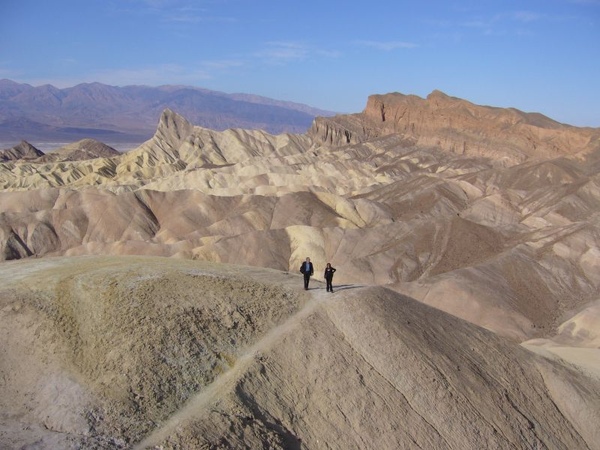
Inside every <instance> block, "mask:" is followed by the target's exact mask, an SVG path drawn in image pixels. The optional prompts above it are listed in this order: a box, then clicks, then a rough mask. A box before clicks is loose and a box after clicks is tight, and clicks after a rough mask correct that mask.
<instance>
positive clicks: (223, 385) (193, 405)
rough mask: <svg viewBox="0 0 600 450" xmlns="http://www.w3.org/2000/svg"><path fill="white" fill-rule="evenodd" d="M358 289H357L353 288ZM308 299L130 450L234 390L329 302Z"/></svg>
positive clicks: (152, 442) (319, 296) (322, 296)
mask: <svg viewBox="0 0 600 450" xmlns="http://www.w3.org/2000/svg"><path fill="white" fill-rule="evenodd" d="M357 287H358V286H357ZM308 292H309V295H310V296H311V299H310V300H309V301H307V302H306V304H305V305H304V306H303V307H302V308H301V309H300V310H298V311H297V312H296V313H295V314H293V315H291V316H290V317H288V318H287V319H286V320H285V321H284V322H282V323H281V324H279V325H276V326H275V327H273V328H272V329H271V330H269V331H268V332H267V333H266V334H265V335H264V336H263V337H262V338H261V339H259V340H258V341H257V342H255V343H254V344H253V345H251V346H250V347H248V348H247V349H246V350H244V351H242V352H241V353H240V355H239V357H238V358H237V359H236V361H235V363H234V365H233V366H232V367H231V368H230V369H229V370H228V371H227V372H225V373H223V374H222V375H221V376H220V377H218V378H217V379H216V380H215V381H213V382H212V383H211V384H209V385H207V386H205V388H204V389H203V390H201V391H200V392H198V393H197V394H195V395H194V396H192V397H191V398H190V399H189V400H188V401H187V402H186V403H185V404H184V405H183V406H182V407H181V408H180V409H179V410H177V411H175V412H174V413H173V414H172V415H171V416H170V417H169V419H167V420H166V421H165V422H164V423H162V424H161V425H159V427H158V428H156V429H154V430H153V431H151V432H150V434H148V435H147V436H146V437H145V438H144V439H143V440H142V441H140V442H139V443H138V444H136V445H135V446H134V447H133V449H134V450H143V449H148V448H152V447H154V446H156V445H158V444H159V443H160V442H162V441H164V440H165V439H166V438H168V436H169V435H170V434H171V433H172V432H173V431H174V430H175V429H176V427H178V426H179V425H181V424H182V423H185V422H186V421H188V420H190V419H193V418H194V417H195V416H196V414H198V413H199V412H201V411H204V410H205V408H206V407H207V406H208V405H210V404H212V403H213V402H214V401H216V400H217V399H218V398H219V395H220V394H221V393H222V392H223V391H224V390H228V389H230V388H233V387H234V386H235V383H236V381H237V380H238V379H239V378H240V377H241V376H242V375H243V374H244V372H245V371H246V369H247V368H248V367H249V366H250V365H251V364H252V362H253V361H254V359H255V358H256V357H257V356H258V355H260V353H261V352H263V351H265V350H269V349H270V348H271V347H272V346H273V345H274V344H276V343H277V342H279V341H280V340H281V338H283V337H284V336H285V335H286V334H288V333H289V332H291V331H293V330H294V329H295V328H296V327H298V326H299V325H300V323H301V322H302V321H303V320H304V319H306V318H308V317H309V316H310V315H311V314H312V313H314V312H315V311H316V310H317V309H318V308H319V307H320V306H322V305H323V304H325V303H326V302H327V301H328V300H331V299H332V298H331V295H330V293H329V292H327V291H326V290H325V289H323V288H321V287H318V288H312V289H310V290H309V291H308Z"/></svg>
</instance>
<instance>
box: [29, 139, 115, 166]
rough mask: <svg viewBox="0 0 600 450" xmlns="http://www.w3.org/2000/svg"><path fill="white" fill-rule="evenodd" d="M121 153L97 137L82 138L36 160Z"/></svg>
mask: <svg viewBox="0 0 600 450" xmlns="http://www.w3.org/2000/svg"><path fill="white" fill-rule="evenodd" d="M117 155H120V153H119V151H118V150H115V149H114V148H112V147H110V146H108V145H106V144H104V143H102V142H100V141H97V140H95V139H82V140H80V141H77V142H74V143H73V144H69V145H65V146H64V147H61V148H59V149H57V150H54V151H52V152H49V153H46V154H45V155H44V156H41V157H40V158H38V159H37V160H36V162H39V163H51V162H65V161H84V160H88V159H95V158H111V157H113V156H117Z"/></svg>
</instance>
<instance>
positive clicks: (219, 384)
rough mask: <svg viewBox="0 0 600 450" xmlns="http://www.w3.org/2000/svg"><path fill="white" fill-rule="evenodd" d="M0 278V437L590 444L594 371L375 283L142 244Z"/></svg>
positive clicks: (58, 442) (63, 444)
mask: <svg viewBox="0 0 600 450" xmlns="http://www.w3.org/2000/svg"><path fill="white" fill-rule="evenodd" d="M0 277H1V279H2V287H1V288H0V299H1V300H0V301H1V303H0V311H1V314H0V336H2V340H3V345H2V347H0V352H1V355H2V358H0V375H1V376H2V379H3V383H2V385H0V393H1V394H2V395H0V405H1V406H2V411H3V415H2V421H1V422H0V442H1V443H2V445H3V447H5V448H15V447H22V446H25V447H28V446H35V448H81V447H85V448H90V449H94V448H265V447H268V448H273V449H284V448H285V449H290V448H298V449H299V448H327V447H336V448H348V449H359V448H360V449H371V448H372V449H375V448H415V447H420V448H442V449H445V448H447V449H450V448H459V447H461V448H490V447H493V448H499V449H504V448H506V449H509V448H578V449H587V448H590V449H593V448H598V447H597V443H598V442H599V440H598V439H599V437H600V436H599V435H598V428H597V423H598V419H600V415H599V411H598V399H600V389H599V384H598V381H594V380H593V379H590V378H587V377H585V376H583V375H582V374H580V373H578V372H577V371H575V370H573V369H569V368H566V367H564V366H561V365H560V364H557V363H554V362H552V361H549V360H547V359H544V358H542V357H539V356H536V355H535V354H532V353H530V352H528V351H527V350H525V349H523V348H521V347H519V346H518V345H516V344H514V343H511V342H509V341H507V340H505V339H503V338H500V337H498V336H496V335H494V334H492V333H490V332H487V331H485V330H483V329H481V328H478V327H476V326H473V325H471V324H469V323H467V322H464V321H462V320H459V319H456V318H454V317H452V316H450V315H447V314H444V313H442V312H440V311H438V310H435V309H433V308H429V307H426V306H425V305H422V304H419V303H417V302H415V301H413V300H410V299H409V298H407V297H404V296H401V295H399V294H396V293H393V292H392V291H388V290H386V289H383V288H375V287H374V288H365V287H358V286H345V289H340V290H338V292H337V293H335V294H333V295H332V294H329V293H327V292H326V291H325V290H324V289H322V284H320V285H318V284H317V285H315V284H314V283H313V289H311V290H310V291H308V292H306V291H304V290H301V289H298V287H299V286H300V285H301V283H302V281H301V278H300V275H299V274H296V275H293V274H289V273H286V272H280V271H274V270H267V269H259V268H251V267H244V266H221V265H217V264H213V263H203V262H198V261H182V260H166V261H165V259H164V258H149V257H83V258H47V259H41V260H23V261H17V262H12V263H4V264H3V265H1V266H0Z"/></svg>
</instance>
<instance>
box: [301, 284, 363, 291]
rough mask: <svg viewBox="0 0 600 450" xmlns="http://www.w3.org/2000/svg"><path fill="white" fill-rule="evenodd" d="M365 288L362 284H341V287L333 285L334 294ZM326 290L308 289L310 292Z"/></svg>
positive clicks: (319, 288) (320, 288) (321, 288)
mask: <svg viewBox="0 0 600 450" xmlns="http://www.w3.org/2000/svg"><path fill="white" fill-rule="evenodd" d="M361 287H364V286H363V285H361V284H340V285H339V286H336V285H335V284H334V285H333V292H334V293H336V292H337V291H343V290H346V289H356V288H361ZM323 289H326V288H325V287H321V286H319V287H312V288H308V290H309V291H312V290H323Z"/></svg>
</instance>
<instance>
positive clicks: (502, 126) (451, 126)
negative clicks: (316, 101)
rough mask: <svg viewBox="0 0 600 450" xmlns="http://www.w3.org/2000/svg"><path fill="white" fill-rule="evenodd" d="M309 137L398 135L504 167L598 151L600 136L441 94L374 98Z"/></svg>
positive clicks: (339, 140)
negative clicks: (495, 162) (353, 112)
mask: <svg viewBox="0 0 600 450" xmlns="http://www.w3.org/2000/svg"><path fill="white" fill-rule="evenodd" d="M310 133H311V135H313V136H315V137H316V138H317V139H318V140H319V141H320V142H323V143H327V144H332V145H344V144H351V143H358V142H364V141H367V140H369V139H372V138H376V137H379V136H385V135H389V134H398V135H400V136H401V137H402V138H403V139H405V140H406V141H407V143H410V144H413V145H419V146H424V147H434V148H441V149H444V150H447V151H452V152H453V153H457V154H461V155H471V156H485V157H491V158H494V159H495V160H497V161H498V162H502V163H504V164H514V163H520V162H524V161H526V160H528V159H531V158H535V159H544V158H554V157H558V156H564V155H567V154H576V153H578V152H586V151H590V150H592V149H594V148H596V149H597V148H598V147H597V146H598V138H599V136H600V132H599V131H598V130H597V129H592V128H589V129H582V128H576V127H572V126H568V125H563V124H560V123H558V122H555V121H554V120H551V119H549V118H548V117H545V116H543V115H541V114H538V113H524V112H522V111H519V110H516V109H505V108H494V107H489V106H480V105H474V104H472V103H470V102H468V101H466V100H462V99H457V98H454V97H450V96H448V95H446V94H444V93H442V92H440V91H434V92H432V93H431V94H430V95H429V96H428V97H427V98H426V99H422V98H420V97H417V96H414V95H403V94H399V93H393V94H386V95H373V96H371V97H369V100H368V102H367V106H366V108H365V110H364V111H363V112H362V113H359V114H354V115H348V116H336V117H334V118H323V117H321V118H317V119H316V120H315V121H314V122H313V126H312V128H311V131H310Z"/></svg>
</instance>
